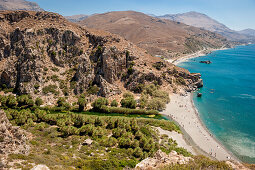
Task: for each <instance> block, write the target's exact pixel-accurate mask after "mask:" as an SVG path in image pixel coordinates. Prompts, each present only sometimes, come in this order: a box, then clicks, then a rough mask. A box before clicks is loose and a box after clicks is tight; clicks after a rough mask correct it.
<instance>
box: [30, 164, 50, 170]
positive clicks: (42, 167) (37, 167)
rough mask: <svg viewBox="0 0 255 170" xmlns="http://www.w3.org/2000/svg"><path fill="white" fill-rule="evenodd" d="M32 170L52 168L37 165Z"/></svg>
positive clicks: (48, 169)
mask: <svg viewBox="0 0 255 170" xmlns="http://www.w3.org/2000/svg"><path fill="white" fill-rule="evenodd" d="M31 170H50V168H48V167H47V166H46V165H36V166H35V167H33V168H32V169H31Z"/></svg>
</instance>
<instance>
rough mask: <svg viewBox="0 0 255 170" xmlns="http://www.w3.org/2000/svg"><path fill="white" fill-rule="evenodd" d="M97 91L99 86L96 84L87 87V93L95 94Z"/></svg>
mask: <svg viewBox="0 0 255 170" xmlns="http://www.w3.org/2000/svg"><path fill="white" fill-rule="evenodd" d="M98 91H99V88H98V87H97V86H96V85H94V86H90V87H89V88H88V90H87V93H88V94H97V93H98Z"/></svg>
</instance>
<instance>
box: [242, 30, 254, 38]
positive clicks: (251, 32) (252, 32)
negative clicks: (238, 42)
mask: <svg viewBox="0 0 255 170" xmlns="http://www.w3.org/2000/svg"><path fill="white" fill-rule="evenodd" d="M238 32H239V33H240V34H244V35H250V36H254V37H255V30H254V29H245V30H242V31H238Z"/></svg>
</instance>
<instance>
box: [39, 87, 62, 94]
mask: <svg viewBox="0 0 255 170" xmlns="http://www.w3.org/2000/svg"><path fill="white" fill-rule="evenodd" d="M57 88H58V87H57V86H56V85H49V86H45V87H44V88H43V89H42V91H43V94H49V93H52V94H54V95H59V91H57V90H56V89H57Z"/></svg>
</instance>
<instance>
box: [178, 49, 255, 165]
mask: <svg viewBox="0 0 255 170" xmlns="http://www.w3.org/2000/svg"><path fill="white" fill-rule="evenodd" d="M204 60H210V61H212V64H203V63H199V61H204ZM178 66H180V67H183V68H186V69H188V70H189V71H190V72H192V73H198V72H199V73H201V74H202V79H203V81H204V87H203V88H201V89H200V92H201V93H202V94H203V96H202V98H197V97H196V95H194V103H195V105H196V107H197V109H198V111H199V112H200V117H201V119H202V121H203V122H204V123H205V125H206V126H207V128H208V129H209V130H210V131H211V132H212V133H213V134H214V135H215V136H216V138H217V139H219V140H220V141H221V142H222V144H223V145H224V146H225V147H226V148H227V149H229V150H230V151H232V152H233V153H234V154H235V155H236V156H237V157H238V158H239V159H240V160H242V161H244V162H248V163H255V45H248V46H238V47H236V48H233V49H227V50H221V51H215V52H213V53H211V54H209V55H207V56H202V57H198V58H194V59H190V60H188V61H186V62H183V63H180V64H178Z"/></svg>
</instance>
